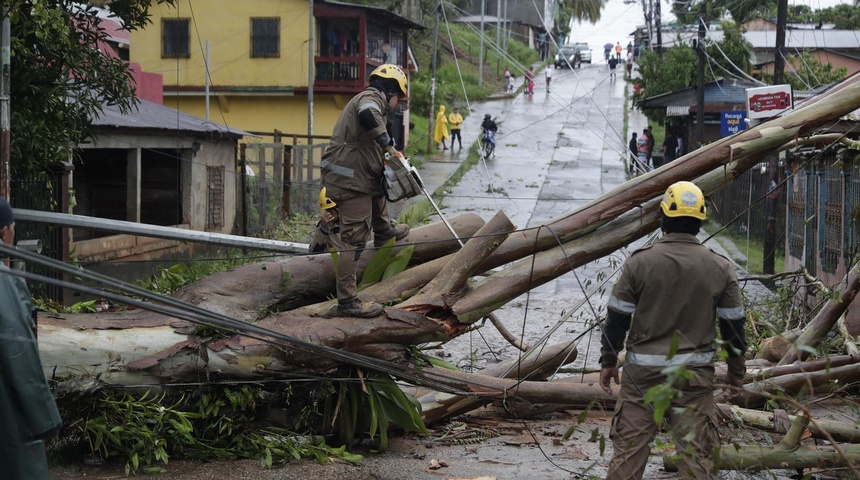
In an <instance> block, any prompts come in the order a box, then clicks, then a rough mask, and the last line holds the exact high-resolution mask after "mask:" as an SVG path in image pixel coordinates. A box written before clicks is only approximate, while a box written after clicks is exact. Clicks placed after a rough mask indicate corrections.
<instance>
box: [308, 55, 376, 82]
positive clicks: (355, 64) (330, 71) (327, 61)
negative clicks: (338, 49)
mask: <svg viewBox="0 0 860 480" xmlns="http://www.w3.org/2000/svg"><path fill="white" fill-rule="evenodd" d="M314 62H315V64H316V75H315V77H314V79H315V81H314V87H336V88H339V89H345V90H352V89H362V88H364V79H362V78H361V74H360V68H359V66H360V64H361V61H360V59H358V58H356V57H316V58H315V59H314Z"/></svg>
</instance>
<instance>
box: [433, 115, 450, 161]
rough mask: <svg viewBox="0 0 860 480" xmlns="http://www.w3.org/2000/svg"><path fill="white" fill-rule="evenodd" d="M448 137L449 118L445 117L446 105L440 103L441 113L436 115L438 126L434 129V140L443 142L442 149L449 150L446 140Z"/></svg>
mask: <svg viewBox="0 0 860 480" xmlns="http://www.w3.org/2000/svg"><path fill="white" fill-rule="evenodd" d="M447 139H448V118H447V117H445V105H439V113H438V114H437V115H436V127H435V128H434V130H433V141H434V142H436V143H442V150H448V146H447V145H445V140H447Z"/></svg>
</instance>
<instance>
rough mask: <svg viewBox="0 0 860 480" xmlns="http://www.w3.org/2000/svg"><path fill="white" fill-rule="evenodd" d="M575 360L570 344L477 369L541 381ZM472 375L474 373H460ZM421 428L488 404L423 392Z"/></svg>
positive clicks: (486, 373)
mask: <svg viewBox="0 0 860 480" xmlns="http://www.w3.org/2000/svg"><path fill="white" fill-rule="evenodd" d="M574 360H576V347H575V346H574V345H573V344H572V343H563V344H558V345H552V346H549V347H546V348H541V349H536V350H532V351H529V352H526V353H525V354H524V355H523V356H522V358H513V359H510V360H505V361H503V362H500V363H498V364H495V365H492V366H490V367H487V368H485V369H484V370H481V372H480V376H481V377H496V378H523V379H526V378H527V379H529V380H531V381H536V380H543V379H545V378H547V377H548V376H549V375H552V374H553V373H554V372H555V371H556V370H557V369H558V368H559V367H560V366H562V365H567V364H569V363H572V362H573V361H574ZM464 375H474V374H467V373H466V374H464ZM418 401H419V402H420V403H421V416H422V417H423V419H424V424H425V425H430V424H432V423H435V422H438V421H439V420H442V419H444V418H448V417H451V416H456V415H460V414H463V413H466V412H468V411H471V410H474V409H476V408H478V407H480V406H483V405H486V404H488V403H490V401H491V400H489V399H485V398H477V397H465V396H462V395H452V394H448V393H441V392H427V393H424V394H422V395H420V396H419V397H418Z"/></svg>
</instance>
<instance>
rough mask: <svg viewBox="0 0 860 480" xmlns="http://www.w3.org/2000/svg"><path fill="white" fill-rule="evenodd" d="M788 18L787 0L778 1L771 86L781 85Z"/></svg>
mask: <svg viewBox="0 0 860 480" xmlns="http://www.w3.org/2000/svg"><path fill="white" fill-rule="evenodd" d="M787 16H788V0H779V3H777V7H776V48H774V59H773V84H774V85H779V84H781V83H783V81H784V80H783V78H784V77H783V75H784V72H785V24H786V21H787V19H786V17H787Z"/></svg>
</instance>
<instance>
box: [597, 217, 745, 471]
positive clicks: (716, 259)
mask: <svg viewBox="0 0 860 480" xmlns="http://www.w3.org/2000/svg"><path fill="white" fill-rule="evenodd" d="M607 308H608V310H610V311H611V312H615V313H617V314H621V315H627V316H631V315H633V320H632V323H631V324H630V326H629V333H628V334H627V344H626V346H627V357H626V361H625V364H624V369H623V376H622V381H621V388H620V391H619V393H618V399H617V403H616V408H615V415H614V417H613V422H612V429H611V432H610V438H611V439H612V444H613V448H614V456H613V458H612V460H611V462H610V467H609V474H608V476H607V478H608V479H638V478H642V473H643V471H644V469H645V465H646V463H647V461H648V455H649V452H650V447H649V444H650V442H651V441H652V440H653V439H654V436H655V435H656V432H657V425H656V424H655V422H654V412H653V409H652V408H651V407H650V406H649V405H646V404H645V402H644V399H643V397H644V395H645V393H646V392H647V391H648V389H650V388H651V387H653V386H655V385H659V384H661V383H664V382H665V381H666V376H665V375H664V374H662V373H661V371H662V370H663V369H665V368H666V367H669V366H674V365H685V366H686V368H687V370H688V371H689V372H691V373H692V377H691V378H689V379H687V380H683V381H680V382H678V383H676V384H675V385H673V388H675V389H677V390H678V391H680V392H681V395H680V398H677V399H675V400H673V401H672V404H671V407H670V408H669V409H668V410H667V418H668V420H669V421H670V422H671V424H672V430H671V431H672V439H673V440H674V441H675V442H676V446H677V451H678V453H680V454H682V458H681V461H680V462H679V467H680V474H681V476H682V478H698V479H704V478H709V471H710V469H711V468H710V467H711V464H710V462H709V461H708V459H707V455H708V454H709V453H710V451H711V450H712V449H713V448H714V447H717V446H719V436H718V433H717V430H716V427H715V425H714V424H713V422H712V416H713V412H714V403H713V385H714V366H713V364H714V357H715V355H716V342H715V340H716V323H717V322H716V320H717V318H716V317H720V318H721V319H726V320H739V319H740V320H742V319H744V310H743V298H742V296H741V291H740V287H739V286H738V281H737V277H736V275H735V271H734V268H733V267H732V265H731V263H730V262H729V261H728V260H727V259H726V258H724V257H722V256H720V255H718V254H716V253H714V252H713V251H711V250H710V249H709V248H708V247H706V246H704V245H702V244H701V243H700V242H699V241H698V240H697V239H696V237H695V236H693V235H691V234H689V233H670V234H667V235H664V236H663V238H662V239H661V240H660V241H659V242H657V243H655V244H654V245H652V246H649V247H645V248H642V249H640V250H638V251H637V252H635V253H634V254H633V255H631V256H630V258H629V259H628V260H627V262H626V263H625V265H624V267H623V268H622V272H621V276H620V278H619V280H618V282H617V283H616V284H615V286H614V288H613V290H612V295H611V297H610V300H609V304H608V305H607ZM612 327H613V326H611V325H607V327H606V328H607V329H609V328H612ZM625 327H626V326H625ZM721 328H722V327H721ZM622 338H623V337H622ZM671 352H674V355H671ZM601 353H602V354H604V355H602V357H601V358H603V357H604V356H607V357H609V358H610V361H609V363H613V362H614V358H615V353H616V352H615V351H612V348H608V345H606V341H604V348H603V349H602V351H601ZM740 359H741V360H742V359H743V357H742V356H741V357H740ZM601 363H602V364H604V365H603V366H604V368H606V367H607V365H606V363H607V362H605V361H603V360H602V361H601ZM612 366H613V367H614V364H613V365H612ZM740 375H741V376H742V375H743V374H742V373H740ZM691 432H694V433H693V434H692V435H688V434H690V433H691ZM688 440H689V441H690V442H691V443H688ZM690 447H692V448H690ZM691 450H694V451H695V452H699V454H698V455H688V453H690V451H691Z"/></svg>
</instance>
